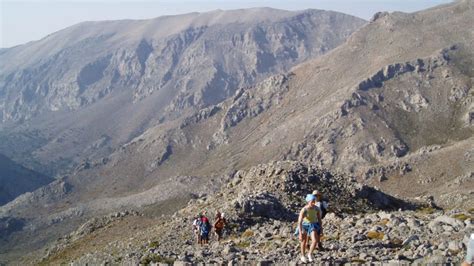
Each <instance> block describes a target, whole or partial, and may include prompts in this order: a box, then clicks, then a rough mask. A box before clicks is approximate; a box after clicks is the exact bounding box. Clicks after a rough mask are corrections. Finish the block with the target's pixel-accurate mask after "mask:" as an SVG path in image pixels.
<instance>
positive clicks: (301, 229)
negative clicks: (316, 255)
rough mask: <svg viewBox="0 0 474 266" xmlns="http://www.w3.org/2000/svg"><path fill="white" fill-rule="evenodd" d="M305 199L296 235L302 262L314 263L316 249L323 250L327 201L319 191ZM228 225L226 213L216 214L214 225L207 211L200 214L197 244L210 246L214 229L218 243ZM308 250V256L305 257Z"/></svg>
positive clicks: (195, 227)
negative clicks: (322, 237) (210, 236)
mask: <svg viewBox="0 0 474 266" xmlns="http://www.w3.org/2000/svg"><path fill="white" fill-rule="evenodd" d="M305 199H306V205H305V206H304V207H303V208H302V209H301V211H300V212H299V216H298V225H297V227H296V231H295V235H296V236H298V238H299V240H300V248H301V258H300V260H301V261H302V262H304V263H306V262H312V261H313V256H312V254H313V251H314V250H315V249H319V250H322V249H323V246H322V244H321V239H320V237H321V235H322V234H323V223H322V219H323V218H324V216H326V213H327V209H328V201H327V199H323V195H322V194H321V193H320V192H319V191H317V190H315V191H313V193H311V194H308V195H306V198H305ZM226 224H227V222H226V220H225V218H224V213H220V212H219V211H217V212H216V214H215V217H214V224H213V225H211V222H210V221H209V218H207V216H206V212H205V211H203V212H201V213H199V214H198V215H197V216H196V217H195V219H194V221H193V231H194V235H195V237H196V241H197V243H198V244H200V245H203V244H208V243H209V235H210V234H211V231H212V229H214V233H215V235H216V237H217V241H220V240H221V239H222V234H223V232H224V227H225V226H226ZM310 240H311V244H310ZM307 250H308V254H307V256H305V254H306V251H307Z"/></svg>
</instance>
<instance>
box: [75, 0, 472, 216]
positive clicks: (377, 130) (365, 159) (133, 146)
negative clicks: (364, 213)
mask: <svg viewBox="0 0 474 266" xmlns="http://www.w3.org/2000/svg"><path fill="white" fill-rule="evenodd" d="M473 12H474V11H473V3H472V1H458V2H455V3H453V4H450V5H445V6H440V7H438V8H433V9H430V10H427V11H422V12H417V13H413V14H404V13H393V14H378V15H377V16H375V18H374V21H372V22H371V23H370V24H368V25H367V26H365V27H363V28H362V29H361V30H359V31H357V32H356V33H354V34H353V35H352V36H351V37H350V38H349V40H348V41H347V42H346V43H344V44H343V45H341V46H340V47H338V48H337V49H335V50H334V51H331V52H330V53H328V54H326V55H324V56H322V57H321V58H318V59H315V60H311V61H309V62H307V63H304V64H302V65H299V66H298V67H296V68H294V69H293V70H292V71H291V72H289V73H287V74H280V75H275V76H273V77H271V78H268V79H266V80H264V81H262V82H260V83H258V84H257V85H255V86H251V87H246V88H242V89H240V90H238V91H236V93H235V95H234V96H233V97H231V98H229V99H228V100H226V101H224V102H223V103H220V104H218V105H214V106H210V107H208V108H205V109H202V110H201V111H199V112H196V113H195V114H194V115H191V116H189V117H187V118H183V119H178V120H175V121H171V122H165V123H163V124H160V125H158V126H156V127H152V128H150V129H148V130H147V131H146V132H145V133H144V134H142V135H140V136H138V137H136V138H135V139H133V140H132V141H131V142H129V143H128V144H127V145H124V146H123V147H122V149H121V150H120V151H117V152H116V153H114V154H113V155H112V156H110V157H108V158H107V160H106V161H96V162H94V163H92V164H91V165H94V167H88V168H89V169H82V170H81V171H78V173H77V175H76V176H75V177H71V178H70V179H69V181H70V182H72V183H78V182H79V180H81V179H82V178H86V180H90V182H92V183H94V185H93V186H92V185H89V186H90V187H86V186H78V190H83V191H87V192H88V193H94V191H97V190H98V187H99V188H100V190H101V191H102V192H103V193H105V194H107V193H117V192H122V193H126V192H129V190H128V189H127V190H126V191H120V190H113V191H112V190H111V189H110V187H108V186H107V184H111V183H114V184H121V185H118V187H122V188H123V187H127V188H128V187H129V186H128V185H127V184H128V182H129V181H128V180H129V179H127V176H139V177H138V180H140V182H139V184H142V185H143V186H144V187H146V186H149V184H153V183H154V182H156V178H159V177H160V176H170V175H176V173H179V174H181V175H198V176H213V175H214V176H215V175H217V176H224V175H226V174H227V173H231V172H232V171H235V170H236V169H241V168H246V167H250V166H252V165H255V164H256V163H260V162H268V161H270V160H275V159H293V160H299V161H304V162H307V163H310V164H313V165H316V166H321V167H325V168H329V169H331V170H335V171H341V172H346V173H350V174H351V175H354V176H356V177H357V178H358V180H360V181H363V182H368V183H371V184H372V185H376V186H379V187H382V188H383V189H386V190H387V191H389V192H390V193H391V194H400V195H401V196H403V197H411V198H414V197H418V196H423V195H427V194H432V195H433V196H434V197H435V199H436V200H437V201H438V204H439V205H440V206H444V207H455V206H458V207H462V206H470V205H472V203H473V200H474V198H473V197H472V193H471V192H472V190H473V189H474V182H473V180H472V172H473V171H474V168H473V167H474V164H473V163H472V151H473V149H474V147H473V145H474V144H473V143H474V142H473V131H474V128H473V124H472V119H471V117H472V112H473V110H472V100H473V91H472V79H473V77H474V73H473V72H472V65H473V64H474V63H473V60H474V50H473V46H472V43H473V42H472V40H473V39H474V34H473V32H472V29H471V28H470V27H467V25H472V24H473V22H474V21H473V17H474V16H473ZM440 17H441V18H443V19H441V20H439V18H440ZM453 28H455V29H456V31H453V30H452V29H453ZM96 175H100V176H102V177H103V178H102V179H100V180H94V179H92V178H91V177H93V176H96ZM457 179H459V180H460V181H459V182H455V181H454V180H457ZM429 180H431V181H429ZM413 184H416V185H413ZM91 187H92V189H91ZM454 195H456V196H454Z"/></svg>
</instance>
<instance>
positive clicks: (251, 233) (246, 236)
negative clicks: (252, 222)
mask: <svg viewBox="0 0 474 266" xmlns="http://www.w3.org/2000/svg"><path fill="white" fill-rule="evenodd" d="M253 235H254V232H253V231H252V230H250V229H247V230H245V232H243V233H242V237H245V238H249V237H252V236H253Z"/></svg>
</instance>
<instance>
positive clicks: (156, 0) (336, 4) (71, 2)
mask: <svg viewBox="0 0 474 266" xmlns="http://www.w3.org/2000/svg"><path fill="white" fill-rule="evenodd" d="M448 2H451V1H450V0H286V1H283V0H263V1H253V0H165V1H160V0H82V1H80V0H28V1H22V0H18V1H14V0H0V11H1V12H0V47H11V46H14V45H18V44H23V43H26V42H29V41H33V40H38V39H41V38H43V37H45V36H46V35H48V34H50V33H52V32H55V31H58V30H60V29H63V28H66V27H68V26H71V25H73V24H76V23H79V22H82V21H88V20H111V19H144V18H154V17H158V16H162V15H173V14H183V13H189V12H194V11H198V12H204V11H209V10H215V9H224V10H226V9H237V8H247V7H264V6H265V7H273V8H279V9H287V10H302V9H307V8H315V9H325V10H334V11H340V12H344V13H347V14H352V15H355V16H358V17H361V18H364V19H369V18H370V17H371V16H372V15H373V14H374V13H375V12H377V11H404V12H413V11H417V10H421V9H425V8H428V7H432V6H435V5H439V4H443V3H448Z"/></svg>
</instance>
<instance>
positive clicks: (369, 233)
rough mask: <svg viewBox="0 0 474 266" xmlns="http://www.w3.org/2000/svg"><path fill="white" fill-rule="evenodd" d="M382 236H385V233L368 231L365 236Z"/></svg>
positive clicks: (378, 237)
mask: <svg viewBox="0 0 474 266" xmlns="http://www.w3.org/2000/svg"><path fill="white" fill-rule="evenodd" d="M384 236H385V234H384V233H383V232H375V231H369V232H368V233H367V237H368V238H369V239H378V240H382V239H383V237H384Z"/></svg>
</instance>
